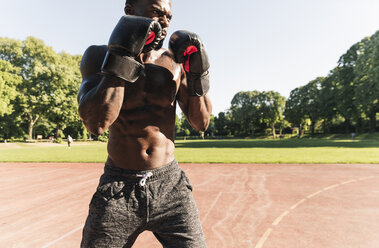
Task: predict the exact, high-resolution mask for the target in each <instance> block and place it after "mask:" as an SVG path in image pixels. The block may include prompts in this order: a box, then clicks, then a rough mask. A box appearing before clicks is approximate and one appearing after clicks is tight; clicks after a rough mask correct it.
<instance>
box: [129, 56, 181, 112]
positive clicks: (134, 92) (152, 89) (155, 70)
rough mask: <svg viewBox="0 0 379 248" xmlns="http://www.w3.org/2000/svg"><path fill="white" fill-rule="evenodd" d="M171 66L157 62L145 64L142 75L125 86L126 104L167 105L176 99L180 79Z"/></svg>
mask: <svg viewBox="0 0 379 248" xmlns="http://www.w3.org/2000/svg"><path fill="white" fill-rule="evenodd" d="M170 69H171V68H167V67H163V66H161V65H156V64H145V69H144V72H143V73H142V75H141V76H140V77H139V79H138V80H137V81H136V82H135V83H127V84H126V87H125V97H124V106H125V107H126V108H135V107H140V106H144V105H159V106H161V107H165V106H168V105H172V104H173V102H174V101H175V98H176V94H177V91H178V88H179V83H180V82H179V79H178V78H175V75H174V73H175V72H174V71H173V70H170Z"/></svg>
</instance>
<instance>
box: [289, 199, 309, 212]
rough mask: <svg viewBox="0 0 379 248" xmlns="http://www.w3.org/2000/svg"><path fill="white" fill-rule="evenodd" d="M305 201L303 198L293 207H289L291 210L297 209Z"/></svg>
mask: <svg viewBox="0 0 379 248" xmlns="http://www.w3.org/2000/svg"><path fill="white" fill-rule="evenodd" d="M306 200H307V199H306V198H304V199H301V200H300V201H298V202H297V203H296V204H295V205H293V206H292V207H291V210H294V209H295V208H297V207H298V206H299V205H301V204H303V203H304V202H305V201H306Z"/></svg>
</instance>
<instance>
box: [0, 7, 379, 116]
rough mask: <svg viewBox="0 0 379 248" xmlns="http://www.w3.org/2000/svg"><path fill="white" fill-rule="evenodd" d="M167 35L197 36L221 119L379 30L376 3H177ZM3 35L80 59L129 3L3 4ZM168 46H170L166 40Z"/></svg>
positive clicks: (316, 71) (314, 71)
mask: <svg viewBox="0 0 379 248" xmlns="http://www.w3.org/2000/svg"><path fill="white" fill-rule="evenodd" d="M172 4H173V15H174V17H173V20H172V23H171V27H170V33H169V36H170V35H171V33H173V32H174V31H176V30H178V29H187V30H190V31H193V32H196V33H198V34H199V35H200V36H201V37H202V39H203V40H204V43H205V45H206V48H207V50H208V54H209V56H210V61H211V79H212V82H211V91H210V97H211V99H212V102H213V105H214V111H213V113H214V114H215V115H217V114H218V113H219V112H220V111H225V110H227V109H228V108H229V107H230V101H231V100H232V98H233V96H234V94H236V93H237V92H239V91H243V90H244V91H246V90H260V91H263V90H266V91H267V90H275V91H278V92H280V93H281V94H282V95H283V96H285V97H288V96H289V93H290V91H291V90H292V89H294V88H296V87H298V86H301V85H305V84H306V83H308V82H309V81H311V80H313V79H315V78H316V77H318V76H326V75H327V74H328V72H329V71H330V70H331V69H333V68H334V67H335V66H336V64H337V61H338V58H339V57H340V56H341V55H342V54H343V53H344V52H345V51H346V50H347V49H348V48H349V47H350V46H351V45H353V44H354V43H355V42H358V41H359V40H361V39H362V38H363V37H365V36H369V35H372V34H373V33H374V32H375V31H377V30H379V18H378V16H379V15H378V13H379V1H377V0H317V1H311V0H266V1H261V0H260V1H256V0H234V1H216V0H207V1H204V0H203V1H202V0H191V1H183V0H173V2H172ZM0 6H1V8H0V36H1V37H10V38H16V39H25V38H26V37H27V36H30V35H31V36H34V37H37V38H40V39H42V40H43V41H45V43H46V44H47V45H49V46H52V47H53V48H54V49H55V50H56V51H58V52H59V51H62V50H64V51H66V52H69V53H71V54H82V53H83V52H84V50H85V49H86V48H87V47H88V46H89V45H91V44H106V43H107V41H108V38H109V35H110V33H111V31H112V30H113V27H114V26H115V24H116V23H117V21H118V19H119V18H120V16H121V15H123V7H124V0H108V1H105V0H103V1H100V0H91V1H89V0H79V1H78V0H76V1H74V0H66V1H57V0H34V1H30V0H13V1H9V0H0ZM166 47H167V42H166Z"/></svg>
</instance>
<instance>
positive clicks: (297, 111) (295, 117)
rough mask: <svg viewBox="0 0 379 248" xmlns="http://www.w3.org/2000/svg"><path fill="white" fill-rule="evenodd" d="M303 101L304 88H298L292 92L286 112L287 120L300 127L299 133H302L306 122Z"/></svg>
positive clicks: (287, 102)
mask: <svg viewBox="0 0 379 248" xmlns="http://www.w3.org/2000/svg"><path fill="white" fill-rule="evenodd" d="M303 101H304V100H303V90H302V87H298V88H296V89H294V90H292V91H291V93H290V96H289V98H288V99H287V101H286V106H285V110H284V115H285V118H286V120H288V121H289V122H290V123H292V124H293V125H298V126H299V133H302V130H303V125H304V123H305V120H306V116H305V110H304V108H303Z"/></svg>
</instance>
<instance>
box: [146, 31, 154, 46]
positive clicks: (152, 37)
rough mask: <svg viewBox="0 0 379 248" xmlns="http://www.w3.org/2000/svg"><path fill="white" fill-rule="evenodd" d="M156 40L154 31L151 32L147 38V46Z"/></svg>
mask: <svg viewBox="0 0 379 248" xmlns="http://www.w3.org/2000/svg"><path fill="white" fill-rule="evenodd" d="M154 39H155V33H154V32H153V31H150V34H149V37H147V40H146V42H145V46H146V45H149V44H150V43H151V42H153V41H154Z"/></svg>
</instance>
